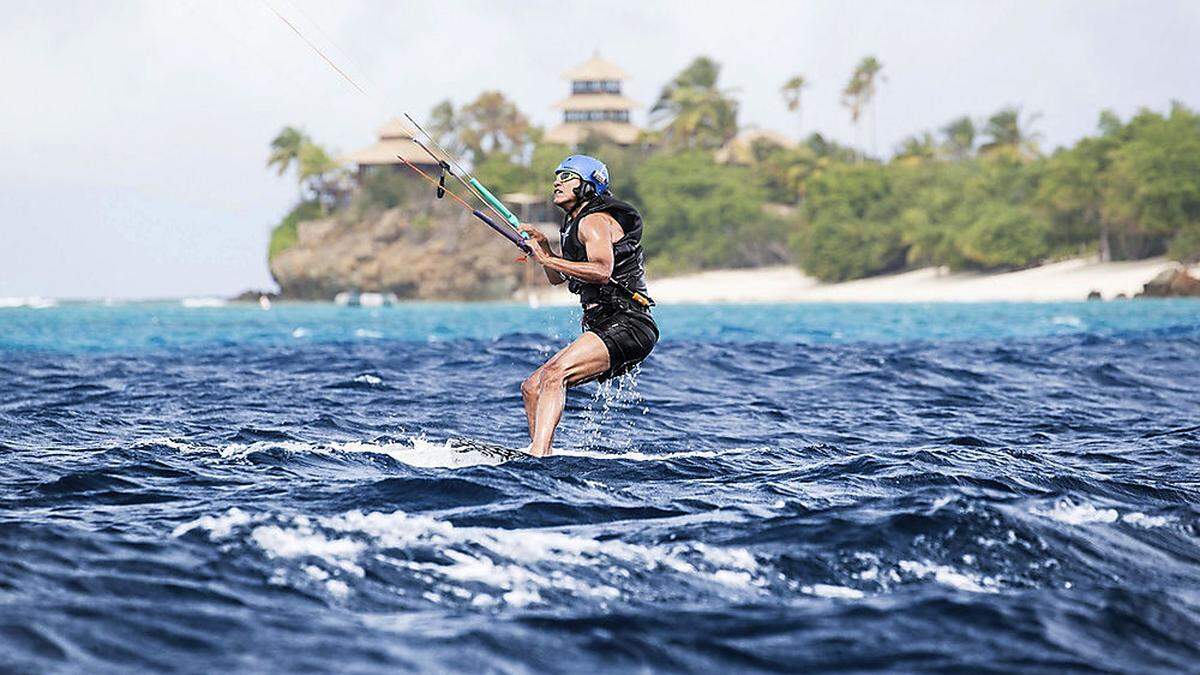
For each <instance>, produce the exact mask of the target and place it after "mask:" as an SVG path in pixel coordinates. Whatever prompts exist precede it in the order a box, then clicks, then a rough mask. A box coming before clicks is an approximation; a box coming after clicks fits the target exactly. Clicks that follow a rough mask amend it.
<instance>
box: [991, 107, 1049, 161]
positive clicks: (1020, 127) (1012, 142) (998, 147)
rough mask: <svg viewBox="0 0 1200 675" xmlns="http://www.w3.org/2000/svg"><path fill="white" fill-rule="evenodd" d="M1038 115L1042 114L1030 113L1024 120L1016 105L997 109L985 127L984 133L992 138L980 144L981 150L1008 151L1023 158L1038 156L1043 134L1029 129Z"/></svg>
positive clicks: (993, 152) (992, 151)
mask: <svg viewBox="0 0 1200 675" xmlns="http://www.w3.org/2000/svg"><path fill="white" fill-rule="evenodd" d="M1038 117H1040V115H1030V116H1028V117H1027V118H1025V120H1024V121H1022V120H1021V110H1020V109H1019V108H1017V107H1015V106H1009V107H1007V108H1002V109H1000V110H998V111H996V113H995V114H993V115H992V116H991V117H989V118H988V119H987V124H986V125H984V128H983V133H984V135H985V136H987V137H988V138H990V139H991V140H990V141H988V142H987V143H984V144H983V145H982V146H980V148H979V151H980V152H983V153H988V154H995V153H998V152H1008V153H1012V154H1013V155H1015V156H1016V157H1019V158H1022V159H1030V158H1033V157H1036V156H1037V155H1038V153H1039V150H1038V145H1037V140H1038V138H1040V137H1041V134H1038V133H1036V132H1031V131H1029V127H1031V126H1033V123H1034V122H1036V121H1037V119H1038Z"/></svg>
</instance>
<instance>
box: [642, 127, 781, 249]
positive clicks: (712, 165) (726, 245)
mask: <svg viewBox="0 0 1200 675" xmlns="http://www.w3.org/2000/svg"><path fill="white" fill-rule="evenodd" d="M636 181H637V186H638V187H637V191H638V194H639V202H638V204H639V206H640V207H641V209H642V213H643V215H644V216H645V218H646V223H647V227H646V234H645V237H644V239H643V241H644V242H645V246H646V253H647V256H648V257H649V264H650V265H651V267H652V268H653V269H655V270H657V271H658V272H660V273H662V272H679V271H684V270H689V269H700V268H706V267H723V266H744V265H749V264H762V263H764V262H771V261H775V262H778V261H780V260H782V259H783V255H784V254H785V252H786V251H785V249H784V246H783V240H784V235H783V231H782V227H783V226H782V225H781V224H775V223H770V222H768V219H767V218H766V217H765V216H764V214H763V210H762V205H763V203H764V202H765V194H764V191H763V189H762V187H761V186H759V185H758V183H757V182H756V181H755V180H754V179H753V176H752V174H751V172H750V170H749V169H747V168H745V167H734V166H726V165H722V164H717V163H716V161H715V160H714V159H713V157H712V153H711V152H708V151H704V150H693V151H688V152H681V153H672V154H664V153H660V154H658V155H656V156H653V157H651V158H650V159H648V160H646V162H645V163H644V164H643V165H642V166H641V167H639V168H638V169H637V175H636ZM622 196H624V195H622ZM775 225H777V229H773V226H775Z"/></svg>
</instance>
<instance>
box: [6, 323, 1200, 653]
mask: <svg viewBox="0 0 1200 675" xmlns="http://www.w3.org/2000/svg"><path fill="white" fill-rule="evenodd" d="M8 304H9V305H15V306H8V307H3V308H0V670H2V671H4V672H86V673H97V672H122V673H125V672H131V671H138V670H147V671H178V672H204V673H211V672H228V671H240V672H245V671H250V672H259V671H270V672H297V671H316V672H329V671H347V672H380V673H391V672H397V671H408V670H415V671H431V672H446V671H460V672H471V673H476V672H517V673H521V672H580V673H585V672H586V673H593V672H597V671H601V670H603V671H610V670H611V671H639V672H643V671H669V672H673V671H692V672H731V671H842V672H844V671H873V670H885V671H886V670H890V671H898V672H920V671H938V672H945V671H971V672H989V671H990V672H1012V671H1030V672H1046V673H1059V672H1075V671H1078V672H1128V673H1149V672H1180V671H1192V672H1196V671H1197V670H1200V506H1198V504H1200V303H1197V302H1188V301H1145V302H1140V301H1139V302H1123V303H1089V304H1084V303H1079V304H980V305H892V306H888V305H878V306H875V305H790V306H771V305H763V306H694V307H688V306H673V307H662V308H659V309H658V311H657V312H656V316H657V317H658V319H659V322H660V325H661V327H662V330H663V334H664V337H663V340H662V342H660V344H659V346H658V348H657V349H656V351H655V353H654V354H653V355H652V356H651V358H650V360H649V361H648V362H647V363H646V364H645V366H644V367H643V369H642V370H641V371H640V372H639V373H636V374H635V375H633V376H631V377H628V378H625V379H623V380H620V381H617V382H614V383H610V384H606V385H601V386H595V385H592V386H588V387H584V388H581V389H580V390H577V391H575V392H573V393H572V394H571V396H570V398H569V401H568V408H567V411H566V414H565V416H564V421H563V424H562V426H561V427H560V433H559V436H558V438H557V441H556V446H557V447H558V448H559V450H560V452H561V454H560V455H559V456H556V457H553V458H550V459H546V460H537V459H532V458H522V459H516V460H513V461H501V460H500V459H498V458H497V457H495V456H493V455H491V454H487V453H481V452H476V451H460V450H458V449H456V448H457V447H458V446H460V445H461V444H463V443H464V439H465V440H470V441H486V442H489V443H495V444H500V445H503V446H506V447H510V448H517V447H521V446H524V445H526V444H527V443H528V441H527V439H526V438H525V421H524V418H523V415H522V413H521V407H520V397H519V393H518V385H519V383H520V381H521V379H522V378H523V377H524V376H525V375H526V374H527V373H528V372H530V371H531V370H532V369H533V368H535V367H536V366H537V365H538V364H539V363H540V362H541V361H542V360H543V359H545V358H547V357H548V356H549V355H551V354H552V353H553V352H554V351H555V350H556V349H558V348H559V347H561V346H562V345H564V344H565V343H566V341H567V340H569V339H571V338H573V337H574V335H575V334H576V333H577V330H578V328H577V321H578V312H577V311H576V310H572V309H569V308H550V309H540V310H533V309H529V308H525V307H517V306H501V305H408V306H402V307H395V308H385V309H377V310H356V309H349V308H336V307H331V306H321V305H294V306H276V308H274V309H272V310H270V311H261V310H259V309H258V308H257V307H255V308H248V307H234V306H227V307H213V306H209V305H211V304H212V303H202V302H192V303H188V306H186V307H185V306H184V305H183V304H180V303H159V304H125V305H120V304H117V305H111V304H110V305H99V304H58V305H57V306H55V305H54V303H50V302H42V303H17V302H13V303H8Z"/></svg>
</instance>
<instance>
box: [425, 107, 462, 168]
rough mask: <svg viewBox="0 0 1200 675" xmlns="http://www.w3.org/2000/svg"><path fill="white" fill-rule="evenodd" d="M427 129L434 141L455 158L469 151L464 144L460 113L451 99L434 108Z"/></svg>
mask: <svg viewBox="0 0 1200 675" xmlns="http://www.w3.org/2000/svg"><path fill="white" fill-rule="evenodd" d="M428 122H429V123H428V125H426V126H427V128H428V129H429V134H430V135H431V136H433V140H435V141H437V144H438V145H440V146H442V147H443V148H445V149H446V151H447V152H450V153H451V154H453V155H454V156H455V157H458V156H460V155H462V154H464V153H465V152H466V150H467V148H466V147H465V146H463V144H462V129H461V126H462V125H461V123H460V120H459V118H458V112H457V111H455V109H454V103H452V102H451V101H450V100H449V99H447V100H445V101H442V102H441V103H439V104H437V105H435V106H433V110H430V111H429V120H428Z"/></svg>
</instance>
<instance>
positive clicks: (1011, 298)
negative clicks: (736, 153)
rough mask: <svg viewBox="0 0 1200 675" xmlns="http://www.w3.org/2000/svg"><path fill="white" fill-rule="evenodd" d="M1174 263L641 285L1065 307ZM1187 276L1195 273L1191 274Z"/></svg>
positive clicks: (760, 276) (717, 274)
mask: <svg viewBox="0 0 1200 675" xmlns="http://www.w3.org/2000/svg"><path fill="white" fill-rule="evenodd" d="M1174 266H1175V263H1173V262H1171V261H1169V260H1167V259H1166V258H1149V259H1146V260H1134V261H1122V262H1099V261H1098V260H1096V259H1095V258H1074V259H1071V260H1065V261H1062V262H1055V263H1049V264H1046V265H1041V266H1038V267H1032V268H1029V269H1025V270H1019V271H1015V272H1000V273H991V274H988V273H978V272H974V273H972V272H951V271H949V270H948V269H946V268H944V267H943V268H938V267H927V268H924V269H918V270H913V271H909V272H902V273H899V274H886V275H881V276H876V277H869V278H866V279H857V280H854V281H846V282H842V283H833V284H829V283H822V282H820V281H818V280H817V279H815V278H813V277H811V276H808V275H806V274H804V272H803V271H802V270H800V269H798V268H796V267H791V266H778V267H762V268H756V269H742V270H714V271H709V272H699V273H696V274H688V275H682V276H676V277H667V278H662V279H653V278H651V279H650V281H649V285H650V293H651V295H652V296H653V297H654V299H655V300H656V301H657V302H659V303H661V304H680V303H720V302H730V303H740V302H745V303H772V302H1070V301H1074V300H1085V299H1087V297H1088V294H1089V293H1090V292H1092V291H1098V292H1099V293H1100V296H1101V298H1103V299H1104V300H1113V299H1116V298H1118V297H1119V296H1121V295H1124V296H1125V297H1133V296H1134V295H1136V294H1137V293H1138V292H1140V291H1141V290H1142V286H1143V285H1144V284H1145V283H1146V282H1148V281H1150V280H1151V279H1153V278H1154V277H1155V275H1157V274H1158V273H1160V272H1161V271H1163V270H1165V269H1170V268H1172V267H1174ZM1191 273H1192V275H1193V276H1196V275H1197V273H1200V266H1197V267H1193V268H1192V270H1191ZM537 298H538V301H540V302H542V303H543V304H571V303H573V302H575V301H576V300H575V299H574V297H573V296H571V295H570V294H568V293H566V292H565V290H563V289H561V288H554V289H549V290H546V291H543V292H542V293H540V294H539V295H538V296H537Z"/></svg>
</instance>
